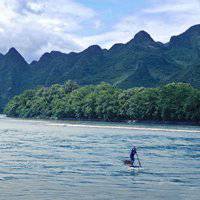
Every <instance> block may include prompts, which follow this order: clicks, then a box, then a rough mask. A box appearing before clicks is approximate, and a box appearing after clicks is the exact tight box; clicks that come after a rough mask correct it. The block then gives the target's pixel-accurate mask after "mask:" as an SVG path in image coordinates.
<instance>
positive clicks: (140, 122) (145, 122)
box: [0, 114, 200, 127]
mask: <svg viewBox="0 0 200 200" xmlns="http://www.w3.org/2000/svg"><path fill="white" fill-rule="evenodd" d="M2 116H3V117H2ZM3 118H10V119H18V120H33V121H37V120H39V121H51V122H61V123H63V122H70V121H71V122H87V123H90V122H92V123H94V122H99V123H100V122H101V123H110V124H112V123H113V124H114V123H119V124H120V123H121V124H124V125H174V126H175V125H185V126H196V127H198V126H200V122H188V121H155V120H108V121H106V120H102V119H83V118H64V119H53V118H20V117H10V116H6V115H3V114H0V119H3Z"/></svg>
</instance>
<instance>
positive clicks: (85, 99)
mask: <svg viewBox="0 0 200 200" xmlns="http://www.w3.org/2000/svg"><path fill="white" fill-rule="evenodd" d="M4 112H5V114H6V115H7V116H11V117H22V118H43V119H67V118H68V119H69V118H76V119H96V120H111V121H113V120H159V121H189V122H191V121H192V122H200V90H199V89H194V88H193V87H191V86H190V85H189V84H185V83H171V84H168V85H165V86H163V87H159V88H132V89H127V90H123V89H119V88H117V87H114V86H111V85H109V84H107V83H101V84H99V85H96V86H95V85H90V86H84V87H80V86H78V85H77V84H76V83H74V82H71V81H68V82H66V83H65V84H64V85H58V84H55V85H53V86H51V87H49V88H45V87H42V88H38V89H35V90H28V91H25V92H24V93H23V94H21V95H19V96H16V97H14V98H13V99H12V100H11V101H10V102H9V103H8V105H7V107H6V108H5V111H4Z"/></svg>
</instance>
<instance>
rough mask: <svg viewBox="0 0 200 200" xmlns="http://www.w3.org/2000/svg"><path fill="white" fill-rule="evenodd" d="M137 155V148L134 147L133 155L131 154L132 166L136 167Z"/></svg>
mask: <svg viewBox="0 0 200 200" xmlns="http://www.w3.org/2000/svg"><path fill="white" fill-rule="evenodd" d="M136 154H137V150H136V147H135V146H133V148H132V149H131V153H130V159H131V164H132V165H133V166H134V162H135V155H136Z"/></svg>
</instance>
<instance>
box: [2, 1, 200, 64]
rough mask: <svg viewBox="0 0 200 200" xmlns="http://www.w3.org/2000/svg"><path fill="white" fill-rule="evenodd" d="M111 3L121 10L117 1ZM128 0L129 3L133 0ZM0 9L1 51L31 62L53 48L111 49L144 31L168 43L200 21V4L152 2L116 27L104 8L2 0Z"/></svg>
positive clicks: (192, 2) (197, 2)
mask: <svg viewBox="0 0 200 200" xmlns="http://www.w3.org/2000/svg"><path fill="white" fill-rule="evenodd" d="M109 1H110V2H112V3H115V7H117V5H118V1H116V0H109ZM128 1H129V0H126V3H128ZM81 2H84V1H81ZM106 2H107V1H105V0H104V3H103V1H102V6H104V7H105V12H107V11H109V12H110V11H112V9H111V8H109V7H106V5H107V4H106ZM129 2H130V5H131V4H132V0H130V1H129ZM107 6H108V5H107ZM94 7H95V6H94ZM119 9H120V8H119ZM0 10H1V12H0V40H1V42H0V52H3V53H5V52H6V51H8V49H9V48H10V47H12V46H14V47H15V48H17V49H18V50H19V51H20V52H21V53H22V55H23V56H25V58H26V59H27V60H28V61H32V60H33V59H38V58H39V57H40V56H41V55H42V54H43V53H45V52H49V51H52V50H58V51H62V52H70V51H81V50H83V49H84V48H87V47H88V46H90V45H93V44H99V45H101V46H102V47H103V48H110V47H111V46H112V45H113V44H115V43H125V42H128V41H129V40H130V39H132V38H133V37H134V35H135V34H136V33H137V32H138V31H140V30H145V31H147V32H149V33H150V34H151V36H152V37H153V38H154V39H155V40H156V41H162V42H167V41H168V40H169V39H170V36H172V35H178V34H180V33H182V32H183V31H185V30H186V29H187V28H189V27H190V26H192V25H194V24H198V23H200V12H199V10H200V0H190V1H186V0H148V1H146V4H145V5H143V7H142V6H140V7H139V8H138V9H136V10H134V11H133V12H132V13H133V14H130V13H129V15H126V11H124V16H123V17H122V18H121V19H120V20H118V21H116V20H112V23H110V22H109V20H108V21H107V19H106V18H105V17H104V16H103V15H104V14H105V13H103V11H102V9H101V11H99V10H98V9H97V8H95V9H92V8H90V7H88V6H85V5H84V4H81V3H78V0H0ZM98 11H99V12H98ZM112 12H114V11H112ZM112 12H111V14H112ZM115 12H116V10H115ZM122 12H123V10H120V13H122ZM106 16H107V15H106ZM115 16H116V13H115Z"/></svg>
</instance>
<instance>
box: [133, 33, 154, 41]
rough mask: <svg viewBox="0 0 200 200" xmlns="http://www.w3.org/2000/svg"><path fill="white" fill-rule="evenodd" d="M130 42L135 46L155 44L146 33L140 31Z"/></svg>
mask: <svg viewBox="0 0 200 200" xmlns="http://www.w3.org/2000/svg"><path fill="white" fill-rule="evenodd" d="M130 42H131V43H134V44H144V43H145V44H146V43H152V42H154V40H153V39H152V38H151V36H150V35H149V34H148V33H147V32H146V31H140V32H138V33H137V34H136V35H135V37H134V38H133V39H132V40H131V41H130Z"/></svg>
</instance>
